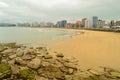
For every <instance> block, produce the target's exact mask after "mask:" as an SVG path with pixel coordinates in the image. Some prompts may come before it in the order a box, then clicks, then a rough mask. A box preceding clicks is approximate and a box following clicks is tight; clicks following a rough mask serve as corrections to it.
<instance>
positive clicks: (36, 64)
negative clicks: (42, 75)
mask: <svg viewBox="0 0 120 80" xmlns="http://www.w3.org/2000/svg"><path fill="white" fill-rule="evenodd" d="M27 66H28V67H29V68H32V69H38V68H39V67H40V66H41V60H40V59H38V58H35V59H33V60H32V61H30V62H29V63H28V64H27Z"/></svg>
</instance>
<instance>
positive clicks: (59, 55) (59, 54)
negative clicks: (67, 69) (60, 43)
mask: <svg viewBox="0 0 120 80" xmlns="http://www.w3.org/2000/svg"><path fill="white" fill-rule="evenodd" d="M56 56H57V57H61V58H63V57H64V55H63V54H62V53H58V54H57V55H56Z"/></svg>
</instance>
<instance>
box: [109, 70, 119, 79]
mask: <svg viewBox="0 0 120 80" xmlns="http://www.w3.org/2000/svg"><path fill="white" fill-rule="evenodd" d="M110 74H111V77H112V78H118V79H120V72H118V71H114V72H110Z"/></svg>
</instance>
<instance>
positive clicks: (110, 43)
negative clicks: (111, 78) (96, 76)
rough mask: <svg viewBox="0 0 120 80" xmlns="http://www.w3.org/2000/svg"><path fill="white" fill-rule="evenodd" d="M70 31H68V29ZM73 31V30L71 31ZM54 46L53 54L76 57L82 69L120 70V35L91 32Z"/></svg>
mask: <svg viewBox="0 0 120 80" xmlns="http://www.w3.org/2000/svg"><path fill="white" fill-rule="evenodd" d="M67 30H68V29H67ZM70 30H71V29H70ZM72 31H80V32H81V31H82V32H84V34H78V35H75V36H72V37H71V39H69V40H64V41H60V42H58V43H56V44H54V45H53V46H52V48H51V49H50V51H51V52H55V51H56V52H61V53H63V54H64V55H65V56H68V57H75V58H76V59H77V60H79V65H80V67H82V68H90V67H96V66H106V67H111V68H117V69H120V33H114V32H101V31H89V30H72Z"/></svg>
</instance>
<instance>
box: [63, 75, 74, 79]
mask: <svg viewBox="0 0 120 80" xmlns="http://www.w3.org/2000/svg"><path fill="white" fill-rule="evenodd" d="M65 80H73V79H72V76H71V75H65Z"/></svg>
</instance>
